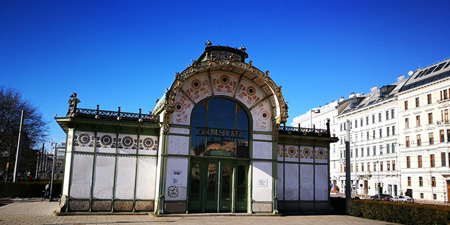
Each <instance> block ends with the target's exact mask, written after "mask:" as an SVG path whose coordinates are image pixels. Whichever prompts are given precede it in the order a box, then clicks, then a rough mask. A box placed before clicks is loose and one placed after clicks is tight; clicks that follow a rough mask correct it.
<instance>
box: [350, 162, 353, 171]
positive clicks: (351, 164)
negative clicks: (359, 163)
mask: <svg viewBox="0 0 450 225" xmlns="http://www.w3.org/2000/svg"><path fill="white" fill-rule="evenodd" d="M350 172H353V163H350Z"/></svg>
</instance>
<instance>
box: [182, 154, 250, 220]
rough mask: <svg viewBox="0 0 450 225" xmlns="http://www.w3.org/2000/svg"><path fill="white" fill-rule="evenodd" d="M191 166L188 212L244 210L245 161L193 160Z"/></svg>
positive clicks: (245, 190) (245, 196) (245, 202)
mask: <svg viewBox="0 0 450 225" xmlns="http://www.w3.org/2000/svg"><path fill="white" fill-rule="evenodd" d="M190 169H191V171H190V174H191V177H190V187H189V198H188V199H189V212H234V211H247V171H248V166H247V164H246V163H235V162H230V161H228V160H211V159H202V160H192V161H191V168H190ZM233 205H234V207H233Z"/></svg>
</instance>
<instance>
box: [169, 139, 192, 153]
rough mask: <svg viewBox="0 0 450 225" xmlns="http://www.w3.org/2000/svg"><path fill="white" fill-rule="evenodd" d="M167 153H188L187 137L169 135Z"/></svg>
mask: <svg viewBox="0 0 450 225" xmlns="http://www.w3.org/2000/svg"><path fill="white" fill-rule="evenodd" d="M168 153H169V154H175V155H188V153H189V137H187V136H176V135H169V144H168Z"/></svg>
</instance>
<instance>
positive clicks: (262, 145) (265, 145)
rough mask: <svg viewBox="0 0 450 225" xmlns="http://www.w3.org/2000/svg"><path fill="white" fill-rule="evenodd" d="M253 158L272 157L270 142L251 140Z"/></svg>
mask: <svg viewBox="0 0 450 225" xmlns="http://www.w3.org/2000/svg"><path fill="white" fill-rule="evenodd" d="M253 158H255V159H272V142H260V141H253Z"/></svg>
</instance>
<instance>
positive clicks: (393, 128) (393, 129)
mask: <svg viewBox="0 0 450 225" xmlns="http://www.w3.org/2000/svg"><path fill="white" fill-rule="evenodd" d="M392 135H395V126H392Z"/></svg>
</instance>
